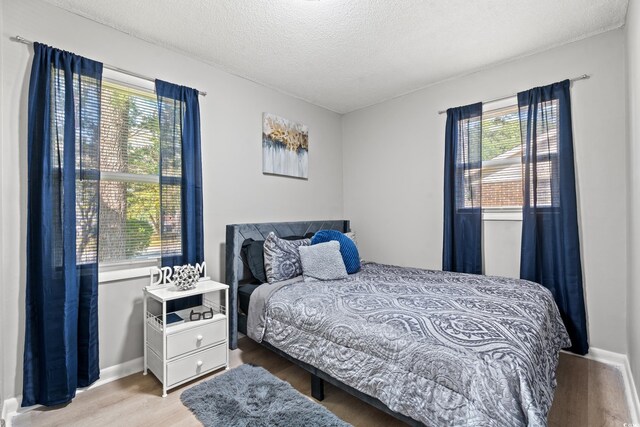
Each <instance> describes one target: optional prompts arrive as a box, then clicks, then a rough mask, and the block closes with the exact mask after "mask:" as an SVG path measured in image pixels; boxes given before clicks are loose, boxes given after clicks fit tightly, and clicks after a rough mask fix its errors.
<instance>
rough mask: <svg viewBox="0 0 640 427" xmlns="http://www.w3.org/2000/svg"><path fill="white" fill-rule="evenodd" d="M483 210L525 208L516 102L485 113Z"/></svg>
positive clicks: (483, 125)
mask: <svg viewBox="0 0 640 427" xmlns="http://www.w3.org/2000/svg"><path fill="white" fill-rule="evenodd" d="M513 101H514V102H515V100H513ZM482 207H483V208H484V209H489V210H491V209H494V210H495V209H503V210H507V209H520V208H522V147H521V141H520V117H519V114H518V105H517V103H516V104H513V103H511V105H507V106H504V107H499V108H494V109H491V110H485V111H483V113H482Z"/></svg>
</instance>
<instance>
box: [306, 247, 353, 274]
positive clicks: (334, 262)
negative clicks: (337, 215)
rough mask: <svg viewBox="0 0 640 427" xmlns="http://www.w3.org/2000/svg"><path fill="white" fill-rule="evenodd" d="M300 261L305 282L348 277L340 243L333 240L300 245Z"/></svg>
mask: <svg viewBox="0 0 640 427" xmlns="http://www.w3.org/2000/svg"><path fill="white" fill-rule="evenodd" d="M298 251H300V261H302V275H303V276H304V280H305V282H309V281H312V280H338V279H344V278H346V277H348V276H349V275H348V274H347V269H346V267H345V266H344V261H343V260H342V255H341V254H340V243H339V242H337V241H335V240H333V241H331V242H326V243H318V244H317V245H312V246H300V247H299V248H298Z"/></svg>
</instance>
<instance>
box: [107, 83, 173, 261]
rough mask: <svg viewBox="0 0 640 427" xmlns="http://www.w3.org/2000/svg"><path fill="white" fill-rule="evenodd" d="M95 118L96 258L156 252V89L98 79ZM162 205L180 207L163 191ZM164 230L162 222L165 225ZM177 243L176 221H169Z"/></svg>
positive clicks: (155, 254)
mask: <svg viewBox="0 0 640 427" xmlns="http://www.w3.org/2000/svg"><path fill="white" fill-rule="evenodd" d="M101 110H102V111H101V120H100V132H101V135H100V179H101V181H100V232H99V240H100V245H99V259H100V262H105V263H117V262H125V261H131V260H138V259H145V258H157V257H159V256H160V255H161V233H160V231H161V228H162V227H163V224H162V222H163V221H162V217H161V210H160V179H159V170H160V163H159V162H160V130H159V124H158V107H157V99H156V96H155V93H154V92H153V91H149V90H140V89H133V88H131V87H129V86H125V85H123V84H119V83H115V82H112V81H107V80H105V81H103V84H102V105H101ZM163 197H164V198H166V197H177V200H175V201H173V200H163V203H164V204H165V205H167V204H169V205H172V206H180V199H179V197H180V194H179V192H177V195H176V192H175V191H173V192H170V191H165V192H164V194H163ZM164 227H165V229H166V228H167V225H166V224H165V225H164ZM171 228H172V231H173V236H172V237H173V238H174V240H175V239H177V243H176V242H173V243H174V246H177V247H180V240H179V239H180V234H181V233H180V222H179V221H177V222H176V223H175V224H173V223H172V224H171Z"/></svg>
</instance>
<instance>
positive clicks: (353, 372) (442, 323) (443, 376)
mask: <svg viewBox="0 0 640 427" xmlns="http://www.w3.org/2000/svg"><path fill="white" fill-rule="evenodd" d="M320 229H334V230H339V231H342V232H347V231H349V222H348V221H311V222H299V223H271V224H240V225H230V226H227V248H226V249H227V283H228V284H229V285H230V288H231V296H230V299H231V302H230V306H231V307H230V309H231V310H230V316H231V317H230V322H229V323H230V327H232V328H233V329H232V330H230V331H229V332H230V337H231V344H230V345H231V347H232V348H235V346H236V345H237V333H238V330H239V331H241V332H242V333H245V334H247V335H248V336H249V337H250V338H252V339H254V340H256V341H257V342H260V343H261V344H262V345H264V346H266V347H268V348H270V349H272V350H273V351H275V352H276V353H278V354H280V355H282V356H284V357H286V358H288V359H289V360H292V361H293V362H294V363H297V364H298V365H300V366H302V367H303V368H304V369H306V370H308V371H309V372H310V373H311V374H312V394H313V395H314V397H316V398H320V399H321V398H322V397H323V396H322V381H323V380H324V381H329V382H331V383H332V384H334V385H336V386H338V387H340V388H343V389H344V390H346V391H348V392H349V393H352V394H354V395H355V396H357V397H359V398H361V399H363V400H365V401H366V402H368V403H370V404H372V405H373V406H376V407H378V408H379V409H382V410H384V411H385V412H387V413H390V414H391V415H393V416H395V417H397V418H399V419H401V420H403V421H405V422H406V423H408V424H410V425H429V426H439V425H447V426H448V425H475V426H519V425H529V426H544V425H546V417H547V413H548V411H549V409H550V406H551V403H552V401H553V392H554V389H555V384H556V382H555V381H556V380H555V372H556V367H557V362H558V354H559V351H560V349H561V348H564V347H567V346H569V344H570V343H569V339H568V336H567V333H566V331H565V329H564V326H563V324H562V321H561V319H560V316H559V314H558V310H557V308H556V306H555V303H554V302H553V298H552V296H551V294H550V292H549V291H548V290H546V289H545V288H543V287H542V286H540V285H538V284H535V283H531V282H527V281H523V280H515V279H507V278H500V277H488V276H476V275H466V274H458V273H448V272H441V271H430V270H422V269H417V268H406V267H397V266H390V265H383V264H376V263H364V264H363V266H362V270H361V271H360V272H359V273H356V274H354V275H350V276H349V278H348V279H343V280H339V281H328V282H310V283H306V282H303V281H296V280H293V281H289V282H284V283H277V284H270V285H260V286H255V288H254V289H253V290H252V291H251V292H248V293H249V296H250V298H249V304H248V306H247V305H246V304H243V305H244V310H242V311H239V310H238V307H239V304H238V289H239V288H240V287H242V286H245V285H246V284H247V283H249V282H251V277H250V273H248V271H247V269H246V266H245V265H244V263H243V261H242V257H241V255H240V250H239V249H238V248H239V246H241V245H242V242H243V241H244V240H245V239H246V238H248V237H251V238H254V239H256V238H264V237H265V236H266V235H267V234H268V233H269V232H270V231H274V232H276V234H278V235H281V236H286V235H300V236H302V235H305V234H306V233H308V232H309V231H312V232H313V231H317V230H320ZM247 313H248V314H249V316H248V317H247ZM234 318H235V319H234ZM231 325H233V326H231Z"/></svg>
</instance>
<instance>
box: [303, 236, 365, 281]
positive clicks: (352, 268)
mask: <svg viewBox="0 0 640 427" xmlns="http://www.w3.org/2000/svg"><path fill="white" fill-rule="evenodd" d="M332 240H335V241H337V242H338V243H340V255H342V260H343V261H344V266H345V267H346V268H347V273H349V274H353V273H357V272H358V271H360V254H359V253H358V247H357V246H356V244H355V243H354V242H353V240H351V239H350V238H348V237H347V236H345V235H344V234H342V233H341V232H339V231H336V230H320V231H318V232H317V233H316V234H314V235H313V237H312V238H311V244H312V245H317V244H318V243H324V242H330V241H332Z"/></svg>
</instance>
